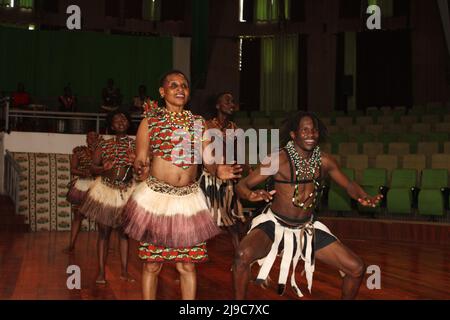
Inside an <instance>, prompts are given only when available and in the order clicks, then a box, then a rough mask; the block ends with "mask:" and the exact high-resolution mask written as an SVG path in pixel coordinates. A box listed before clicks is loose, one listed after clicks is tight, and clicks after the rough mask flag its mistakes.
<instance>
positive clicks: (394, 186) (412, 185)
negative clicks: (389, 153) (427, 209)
mask: <svg viewBox="0 0 450 320" xmlns="http://www.w3.org/2000/svg"><path fill="white" fill-rule="evenodd" d="M416 185H417V171H416V170H414V169H395V170H394V171H393V172H392V179H391V185H390V188H389V190H388V192H387V210H388V212H389V213H394V214H409V213H411V207H412V204H413V192H414V191H415V190H416Z"/></svg>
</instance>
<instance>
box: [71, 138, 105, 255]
mask: <svg viewBox="0 0 450 320" xmlns="http://www.w3.org/2000/svg"><path fill="white" fill-rule="evenodd" d="M99 141H101V138H100V136H99V135H98V133H97V132H95V131H92V130H91V131H89V132H88V133H87V135H86V144H87V145H86V146H78V147H75V148H74V149H73V152H72V158H71V160H70V173H71V174H72V175H73V176H75V179H73V180H72V181H71V183H70V187H69V192H68V193H67V201H69V202H70V203H71V204H72V209H73V221H72V227H71V229H70V242H69V246H68V247H67V248H66V249H64V252H65V253H73V251H74V249H75V241H76V240H77V237H78V233H79V232H80V228H81V222H82V221H83V216H82V215H81V214H80V212H79V210H78V208H79V205H80V204H81V203H82V202H83V201H84V199H85V198H86V194H87V192H88V190H89V188H90V187H91V185H92V183H93V182H94V177H93V176H92V173H91V166H92V156H93V153H94V151H95V149H96V147H97V145H98V143H99Z"/></svg>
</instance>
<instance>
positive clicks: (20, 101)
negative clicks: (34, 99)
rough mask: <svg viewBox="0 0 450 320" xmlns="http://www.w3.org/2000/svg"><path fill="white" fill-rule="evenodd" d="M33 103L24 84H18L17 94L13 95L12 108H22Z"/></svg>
mask: <svg viewBox="0 0 450 320" xmlns="http://www.w3.org/2000/svg"><path fill="white" fill-rule="evenodd" d="M30 103H31V99H30V95H29V94H28V92H26V91H25V85H24V84H23V83H22V82H19V83H18V84H17V92H13V93H12V94H11V107H12V108H20V107H25V106H28V105H29V104H30Z"/></svg>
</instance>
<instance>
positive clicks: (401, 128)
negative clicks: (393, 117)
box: [383, 123, 408, 135]
mask: <svg viewBox="0 0 450 320" xmlns="http://www.w3.org/2000/svg"><path fill="white" fill-rule="evenodd" d="M383 128H384V131H385V132H389V133H395V134H396V135H399V134H402V133H405V132H407V131H408V125H407V124H404V123H388V124H385V125H384V126H383Z"/></svg>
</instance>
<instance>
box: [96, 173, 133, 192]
mask: <svg viewBox="0 0 450 320" xmlns="http://www.w3.org/2000/svg"><path fill="white" fill-rule="evenodd" d="M102 183H103V184H104V185H106V186H108V187H110V188H112V189H119V190H120V191H126V190H127V189H128V188H129V187H131V185H132V184H133V179H130V180H128V181H122V180H115V179H110V178H107V177H103V176H102Z"/></svg>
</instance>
